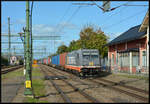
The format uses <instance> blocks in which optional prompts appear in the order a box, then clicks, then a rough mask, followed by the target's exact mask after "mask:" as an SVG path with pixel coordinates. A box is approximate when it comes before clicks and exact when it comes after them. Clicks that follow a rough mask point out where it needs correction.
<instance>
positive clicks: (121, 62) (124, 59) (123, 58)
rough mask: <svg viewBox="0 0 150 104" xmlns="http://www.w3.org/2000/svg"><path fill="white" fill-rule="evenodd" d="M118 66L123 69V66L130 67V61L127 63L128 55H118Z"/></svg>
mask: <svg viewBox="0 0 150 104" xmlns="http://www.w3.org/2000/svg"><path fill="white" fill-rule="evenodd" d="M119 55H120V56H119V60H118V61H119V66H121V67H124V66H127V67H128V66H129V65H130V63H129V62H130V61H129V53H128V52H127V53H120V54H119Z"/></svg>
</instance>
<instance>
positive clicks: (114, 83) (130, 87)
mask: <svg viewBox="0 0 150 104" xmlns="http://www.w3.org/2000/svg"><path fill="white" fill-rule="evenodd" d="M100 80H101V81H104V82H108V83H111V84H113V85H118V86H122V87H124V88H128V89H131V90H134V91H138V92H142V93H145V94H149V92H148V91H145V90H142V89H139V88H136V87H133V86H128V85H124V84H120V83H116V82H113V81H110V80H106V79H102V78H101V79H100Z"/></svg>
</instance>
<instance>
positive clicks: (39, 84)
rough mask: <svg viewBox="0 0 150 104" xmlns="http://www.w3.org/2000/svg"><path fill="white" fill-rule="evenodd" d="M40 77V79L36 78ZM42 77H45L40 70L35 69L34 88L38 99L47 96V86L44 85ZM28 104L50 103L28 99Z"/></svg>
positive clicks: (33, 75) (33, 76)
mask: <svg viewBox="0 0 150 104" xmlns="http://www.w3.org/2000/svg"><path fill="white" fill-rule="evenodd" d="M35 77H39V78H35ZM41 77H44V75H43V74H42V73H41V71H40V69H39V68H33V70H32V78H33V79H32V87H33V91H34V95H35V96H36V97H40V96H45V94H46V91H45V85H44V79H42V78H41ZM24 102H27V103H48V101H42V100H40V99H35V98H30V97H26V98H25V101H24Z"/></svg>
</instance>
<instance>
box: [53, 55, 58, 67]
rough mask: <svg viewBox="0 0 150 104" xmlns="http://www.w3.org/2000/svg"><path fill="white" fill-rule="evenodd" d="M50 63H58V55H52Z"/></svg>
mask: <svg viewBox="0 0 150 104" xmlns="http://www.w3.org/2000/svg"><path fill="white" fill-rule="evenodd" d="M52 64H55V65H59V55H57V56H53V57H52Z"/></svg>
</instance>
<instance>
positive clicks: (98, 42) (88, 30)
mask: <svg viewBox="0 0 150 104" xmlns="http://www.w3.org/2000/svg"><path fill="white" fill-rule="evenodd" d="M108 39H109V38H108V37H107V36H106V35H105V34H104V32H102V31H101V29H100V28H96V27H95V26H94V25H86V26H84V27H83V29H81V31H80V40H81V43H82V48H86V49H98V50H99V53H100V56H101V57H104V56H106V55H107V51H108V48H107V47H106V46H104V45H105V44H107V42H108Z"/></svg>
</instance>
